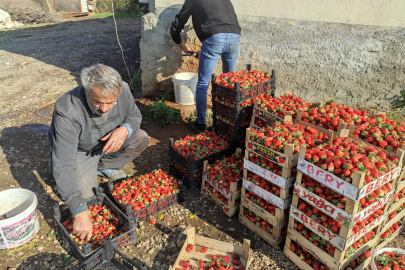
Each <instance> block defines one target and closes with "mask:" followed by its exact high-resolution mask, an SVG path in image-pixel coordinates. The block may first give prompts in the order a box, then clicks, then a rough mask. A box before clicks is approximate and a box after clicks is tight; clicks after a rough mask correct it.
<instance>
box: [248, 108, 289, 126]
mask: <svg viewBox="0 0 405 270" xmlns="http://www.w3.org/2000/svg"><path fill="white" fill-rule="evenodd" d="M254 116H255V117H257V118H260V119H262V120H264V121H266V122H269V123H274V122H278V121H281V122H284V119H283V118H280V117H278V116H275V115H274V114H272V113H270V112H268V111H264V110H260V109H258V108H256V107H255V108H254Z"/></svg>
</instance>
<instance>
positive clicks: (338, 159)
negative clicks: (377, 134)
mask: <svg viewBox="0 0 405 270" xmlns="http://www.w3.org/2000/svg"><path fill="white" fill-rule="evenodd" d="M403 157H404V151H403V150H402V149H398V151H397V152H396V153H387V152H384V151H381V150H379V149H377V148H374V147H372V146H370V145H366V144H364V143H361V142H358V141H356V140H355V139H352V138H350V137H346V138H343V137H338V138H336V139H334V140H332V141H330V142H329V143H327V144H324V145H322V146H320V147H316V148H312V149H306V148H305V146H302V147H301V153H300V156H299V159H298V166H297V169H298V170H299V171H300V172H302V173H303V174H305V175H307V176H309V177H310V178H312V179H314V180H316V181H318V182H320V183H321V184H324V185H326V186H327V187H329V188H331V189H332V190H334V191H335V192H337V193H339V194H342V195H344V196H346V197H347V198H349V199H351V200H353V201H355V200H359V199H361V198H363V197H365V196H366V195H368V194H369V193H371V192H373V191H375V190H377V189H379V188H381V187H382V186H383V185H385V184H387V183H389V182H391V181H392V180H394V179H396V178H397V177H398V176H399V175H400V171H401V165H402V160H403Z"/></svg>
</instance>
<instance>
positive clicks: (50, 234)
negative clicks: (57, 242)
mask: <svg viewBox="0 0 405 270" xmlns="http://www.w3.org/2000/svg"><path fill="white" fill-rule="evenodd" d="M48 237H51V238H56V234H54V233H48Z"/></svg>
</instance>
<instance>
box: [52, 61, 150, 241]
mask: <svg viewBox="0 0 405 270" xmlns="http://www.w3.org/2000/svg"><path fill="white" fill-rule="evenodd" d="M81 82H82V85H81V86H78V87H76V88H75V89H73V90H71V91H69V92H67V93H66V94H64V95H63V96H61V97H60V98H59V99H58V100H57V101H56V104H55V109H54V112H53V117H52V123H51V128H50V131H49V134H48V139H49V142H50V145H51V153H50V169H51V170H52V173H53V176H54V178H55V181H56V184H57V186H58V191H59V193H60V194H61V197H62V200H64V202H65V203H66V205H67V206H68V207H69V209H70V211H71V212H72V214H73V216H74V223H73V233H75V234H76V235H77V236H78V237H80V239H82V240H83V239H87V241H89V240H90V238H91V235H92V231H93V223H92V222H91V219H90V215H89V214H88V213H87V204H86V199H88V198H90V197H92V196H94V192H93V190H92V189H93V188H94V187H97V175H102V176H104V177H107V178H108V179H109V180H110V181H114V180H117V179H121V178H124V177H125V173H124V172H123V171H122V170H120V168H122V167H124V166H125V165H127V164H128V163H129V162H131V161H133V160H134V159H135V158H137V157H138V156H139V155H140V154H141V153H142V152H143V151H144V150H145V149H146V148H147V147H148V144H149V136H148V134H146V132H145V131H143V130H141V129H140V128H139V127H140V124H141V121H142V115H141V113H140V111H139V109H138V107H137V106H136V104H135V100H134V98H133V96H132V94H131V91H130V89H129V86H128V84H127V83H125V82H123V81H122V78H121V76H120V74H119V73H118V72H117V71H116V70H114V69H113V68H111V67H108V66H105V65H102V64H98V65H94V66H91V67H88V68H84V69H83V70H82V72H81Z"/></svg>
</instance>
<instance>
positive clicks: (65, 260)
mask: <svg viewBox="0 0 405 270" xmlns="http://www.w3.org/2000/svg"><path fill="white" fill-rule="evenodd" d="M71 259H72V257H70V255H69V254H66V255H65V256H64V257H63V261H62V263H61V265H62V266H65V267H66V266H68V265H69V264H70V260H71Z"/></svg>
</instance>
